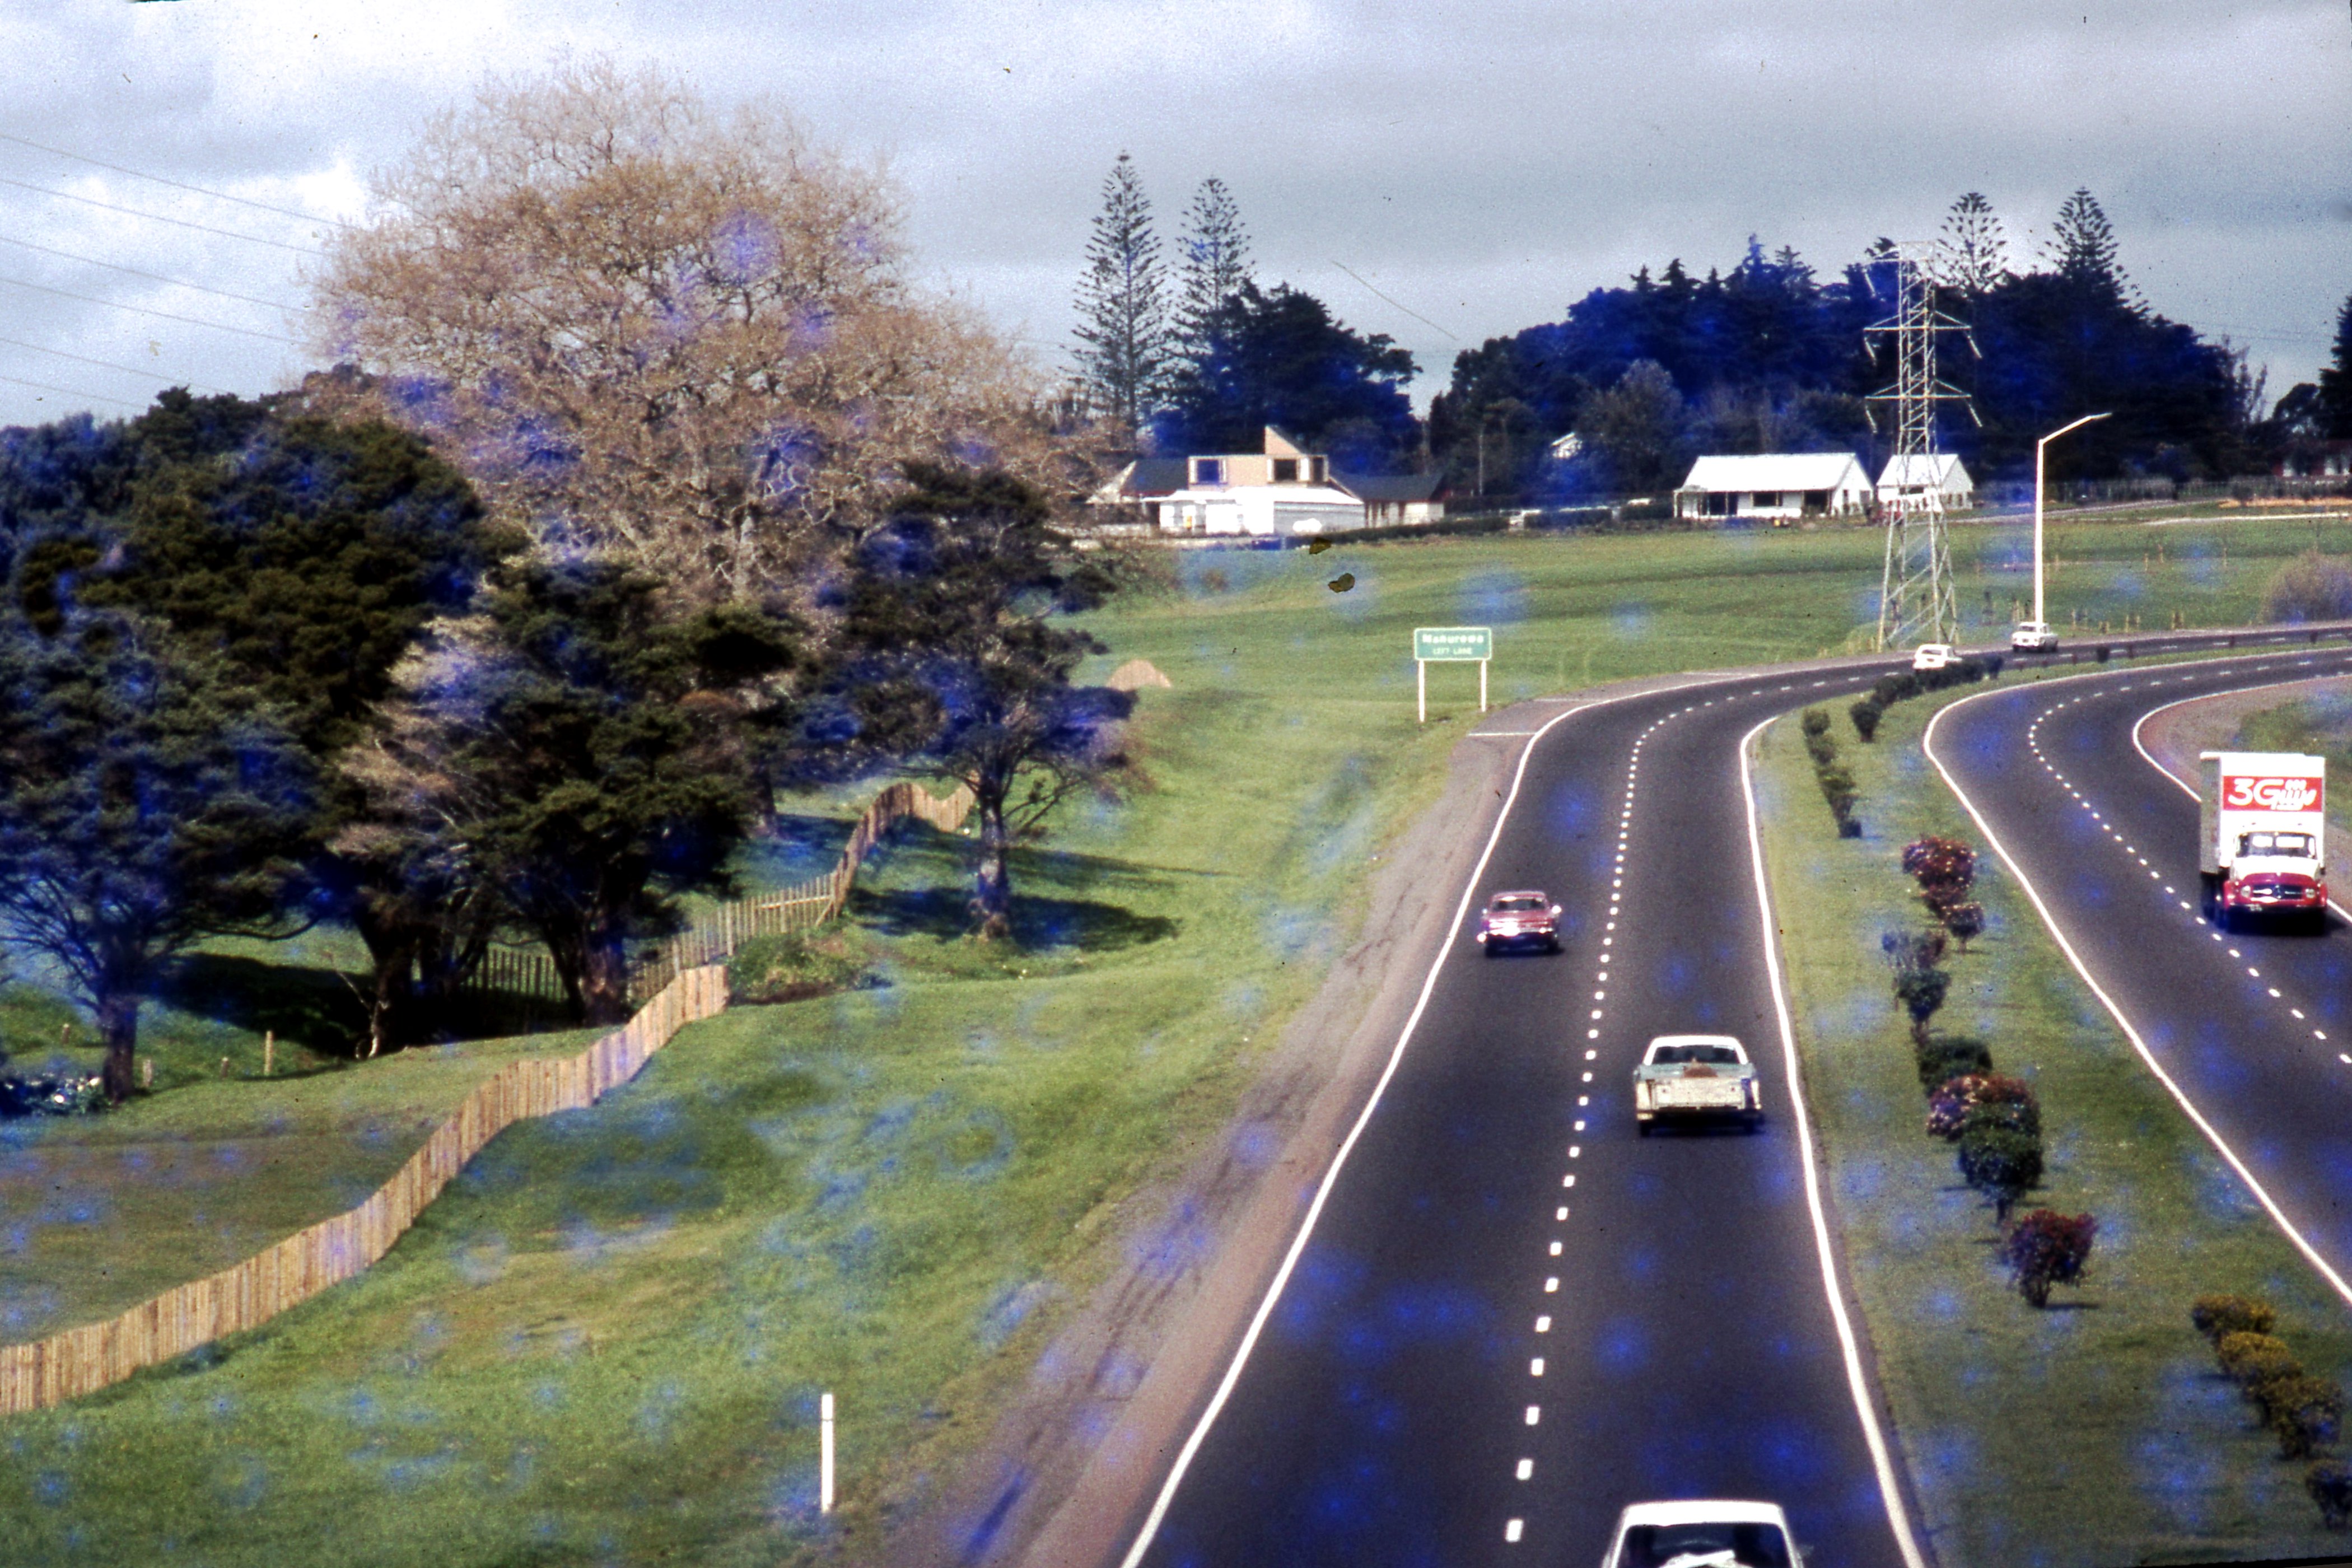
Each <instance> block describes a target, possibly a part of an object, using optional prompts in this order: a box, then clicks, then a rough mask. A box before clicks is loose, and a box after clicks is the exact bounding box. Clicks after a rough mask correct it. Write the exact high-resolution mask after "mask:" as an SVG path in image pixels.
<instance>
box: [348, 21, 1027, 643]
mask: <svg viewBox="0 0 2352 1568" xmlns="http://www.w3.org/2000/svg"><path fill="white" fill-rule="evenodd" d="M372 194H373V198H374V203H375V212H376V216H375V219H374V221H373V222H372V223H370V224H368V225H366V226H362V227H359V228H356V229H353V230H351V231H349V232H346V233H344V234H341V235H339V236H338V237H336V238H335V239H334V240H333V241H331V246H330V249H329V253H328V258H327V260H326V262H325V264H324V266H323V268H321V269H320V272H319V273H318V275H317V276H316V277H315V278H314V279H313V280H312V281H313V286H314V289H315V292H316V294H317V296H318V302H319V304H320V307H321V309H320V311H319V312H318V313H317V316H316V319H317V320H318V321H320V323H322V325H321V326H320V329H319V330H320V332H321V334H322V341H321V343H320V346H321V347H322V348H324V349H326V350H327V351H328V352H329V353H330V354H331V357H332V358H333V359H334V360H335V361H336V362H337V363H344V364H349V365H352V366H354V367H356V369H358V370H359V371H361V372H362V373H366V377H367V378H368V379H366V380H364V381H362V382H358V383H356V384H361V385H364V386H365V387H367V388H368V389H369V392H368V395H369V396H370V397H371V398H372V399H373V400H374V401H376V402H377V403H379V404H380V405H382V406H383V407H384V408H385V410H386V411H387V412H389V413H390V414H391V416H393V417H394V418H395V419H398V420H400V421H402V422H404V423H405V424H407V425H409V426H412V427H415V428H417V429H420V430H421V431H423V432H425V433H426V434H427V435H428V436H430V437H434V438H435V439H436V445H438V446H439V447H441V449H442V450H444V451H445V452H446V453H448V454H449V455H450V456H452V457H453V458H455V459H456V460H457V461H458V462H459V463H460V464H461V465H463V466H464V467H465V468H467V471H468V474H469V477H471V478H472V479H474V480H475V482H476V484H477V485H478V487H479V488H480V489H482V491H483V493H484V494H485V496H486V497H488V498H489V500H490V502H491V504H492V506H493V507H494V508H495V509H497V510H499V512H501V513H502V514H503V515H505V516H506V517H507V518H509V520H511V521H517V522H520V523H522V524H525V525H527V526H528V527H529V528H530V530H531V531H533V533H534V535H535V536H536V537H537V538H538V540H539V541H540V542H541V543H542V544H546V545H551V546H555V547H559V548H571V547H580V546H585V547H588V548H591V549H594V550H598V551H600V552H617V553H619V554H621V555H623V556H625V557H627V558H631V559H634V560H635V561H636V562H637V563H640V564H642V565H645V566H647V567H649V568H651V569H653V570H655V571H656V572H658V573H659V574H661V575H663V576H664V577H666V578H667V579H669V580H670V581H671V582H673V583H674V584H679V585H680V586H682V587H684V588H685V589H686V590H687V591H688V592H689V593H692V594H696V595H702V596H710V595H730V596H736V597H741V596H747V595H754V594H758V593H761V592H765V591H770V590H772V588H773V587H774V585H775V584H777V583H778V582H779V581H781V580H784V579H787V578H789V577H790V576H791V575H792V574H793V571H794V569H795V567H796V566H797V565H798V564H799V563H800V562H801V559H802V557H803V553H804V552H806V551H807V550H808V549H810V548H812V547H813V546H814V543H815V542H817V541H819V540H821V539H822V538H823V537H824V533H825V532H826V531H827V530H828V529H829V528H831V527H835V526H838V525H844V524H846V525H848V526H850V527H851V528H852V529H853V530H855V529H857V528H860V527H862V526H863V525H865V524H866V523H867V522H869V521H871V520H872V519H873V518H875V517H877V516H878V515H879V512H880V509H881V502H882V499H883V497H884V496H885V495H886V494H887V493H888V492H889V490H890V489H891V488H892V486H893V485H894V483H895V476H896V474H897V472H898V465H899V464H900V463H902V462H905V461H908V460H920V459H929V460H943V459H944V460H951V461H952V460H961V461H965V462H984V463H987V464H990V465H992V466H996V467H1003V468H1012V469H1014V470H1016V471H1023V472H1029V473H1033V474H1038V475H1039V477H1045V476H1044V474H1043V473H1042V472H1041V470H1043V469H1047V468H1050V467H1051V460H1052V458H1051V447H1052V440H1051V437H1050V421H1049V419H1048V417H1047V416H1046V412H1045V407H1044V401H1045V400H1044V398H1043V396H1042V394H1041V393H1040V392H1039V391H1038V390H1037V388H1036V386H1035V385H1034V378H1033V377H1032V376H1031V375H1030V374H1029V368H1028V366H1027V365H1026V363H1025V362H1024V360H1023V359H1022V358H1021V356H1020V355H1019V354H1017V353H1014V352H1013V351H1012V350H1011V349H1010V348H1009V347H1008V346H1007V345H1006V344H1004V343H1003V342H1001V341H1000V340H998V339H997V338H996V337H994V336H993V335H992V334H991V333H990V332H989V331H987V330H986V329H985V328H984V327H983V326H982V324H981V322H980V321H978V319H977V317H976V316H975V315H974V313H973V312H972V311H971V310H969V309H968V308H966V307H965V306H963V305H961V303H959V302H957V301H955V300H950V299H943V298H936V297H931V296H928V295H925V294H924V293H922V292H920V291H919V290H918V289H915V288H914V287H913V286H912V285H911V284H910V283H909V282H908V278H907V275H906V265H905V252H904V248H903V246H902V244H901V241H900V239H899V237H898V230H899V219H900V212H899V200H898V195H897V193H896V191H895V190H894V189H893V187H892V186H891V184H889V182H888V181H887V178H886V177H885V176H884V174H882V172H881V171H880V170H878V169H877V168H874V167H870V166H866V165H861V164H856V163H851V162H848V161H846V160H845V159H843V158H841V157H839V156H837V155H835V154H834V153H829V152H827V151H825V150H824V149H822V148H819V147H817V146H814V145H813V144H812V143H811V142H810V141H809V140H808V138H807V137H806V135H805V134H804V133H803V132H802V130H801V129H800V128H799V127H798V126H797V125H796V124H795V123H793V121H791V120H790V119H789V118H788V117H786V116H784V115H783V114H782V113H781V112H777V111H772V110H744V111H742V112H740V113H739V114H737V115H734V116H732V117H728V118H722V117H721V116H719V115H717V114H715V113H714V112H712V111H711V110H709V109H707V108H706V107H705V106H704V105H703V104H702V103H701V102H700V101H699V100H698V99H697V98H696V97H695V96H694V95H693V94H692V93H691V92H690V91H689V90H688V89H686V88H684V87H683V86H681V85H680V84H678V83H677V81H675V80H674V79H670V78H667V77H665V76H663V75H661V74H659V73H658V72H655V71H650V70H648V71H645V72H640V73H636V74H626V73H624V72H622V71H621V70H619V69H618V68H615V67H614V66H613V65H611V64H610V63H607V62H601V61H592V62H589V63H586V64H573V63H563V64H559V65H558V66H557V67H556V68H554V69H553V70H552V71H551V73H550V74H549V75H547V76H546V77H544V78H541V79H495V78H494V79H490V80H489V81H488V82H487V83H486V84H485V85H484V86H483V87H482V88H481V89H479V90H478V93H477V94H476V96H475V98H474V100H473V101H472V102H471V103H469V104H467V105H465V106H463V107H461V108H459V109H457V110H451V111H449V112H446V113H444V114H442V115H440V116H439V117H437V118H436V119H435V120H434V121H432V122H431V123H430V125H429V126H428V128H427V130H426V131H425V134H424V136H423V137H422V139H421V140H420V141H419V142H417V144H416V145H415V148H414V149H413V150H412V151H411V152H410V153H409V154H408V155H407V157H406V158H405V159H404V161H403V162H401V163H397V164H395V165H394V166H393V167H391V168H389V169H387V170H384V171H382V172H380V173H379V174H377V175H376V176H375V178H374V181H373V193H372ZM346 384H353V383H351V382H348V381H347V383H346Z"/></svg>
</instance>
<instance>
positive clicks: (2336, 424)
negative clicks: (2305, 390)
mask: <svg viewBox="0 0 2352 1568" xmlns="http://www.w3.org/2000/svg"><path fill="white" fill-rule="evenodd" d="M2319 425H2320V428H2321V430H2322V431H2323V432H2324V433H2325V434H2326V437H2327V438H2328V439H2330V440H2336V441H2344V440H2352V295H2347V297H2346V299H2345V300H2344V304H2343V308H2342V309H2340V310H2337V311H2336V353H2335V355H2334V357H2333V358H2332V359H2330V360H2329V361H2328V363H2327V364H2326V367H2325V368H2324V369H2322V370H2321V371H2320V373H2319Z"/></svg>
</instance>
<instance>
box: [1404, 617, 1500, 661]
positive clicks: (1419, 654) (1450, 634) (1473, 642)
mask: <svg viewBox="0 0 2352 1568" xmlns="http://www.w3.org/2000/svg"><path fill="white" fill-rule="evenodd" d="M1412 657H1413V658H1417V659H1423V660H1430V659H1445V660H1454V661H1460V662H1464V663H1467V662H1469V661H1472V660H1475V659H1489V658H1494V657H1495V631H1494V628H1493V627H1492V626H1415V627H1413V628H1412Z"/></svg>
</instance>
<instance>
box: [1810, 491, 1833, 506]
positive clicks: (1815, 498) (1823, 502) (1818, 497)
mask: <svg viewBox="0 0 2352 1568" xmlns="http://www.w3.org/2000/svg"><path fill="white" fill-rule="evenodd" d="M1829 508H1830V492H1829V491H1827V490H1807V491H1806V492H1805V510H1807V511H1827V510H1829Z"/></svg>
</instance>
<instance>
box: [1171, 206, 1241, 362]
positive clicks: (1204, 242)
mask: <svg viewBox="0 0 2352 1568" xmlns="http://www.w3.org/2000/svg"><path fill="white" fill-rule="evenodd" d="M1185 224H1186V227H1187V231H1188V232H1187V233H1186V234H1185V236H1184V286H1183V294H1182V296H1181V299H1180V300H1178V301H1177V306H1176V331H1177V337H1178V340H1179V342H1181V344H1182V346H1183V350H1184V352H1185V353H1186V354H1187V355H1188V356H1197V355H1198V354H1199V353H1200V351H1201V349H1202V345H1203V344H1204V343H1205V342H1206V341H1207V330H1208V322H1209V318H1210V317H1211V316H1213V315H1214V314H1215V313H1216V311H1217V308H1218V307H1219V306H1221V305H1223V303H1224V302H1225V301H1226V300H1230V299H1232V298H1233V297H1234V295H1235V294H1238V293H1240V292H1241V289H1242V285H1243V284H1244V283H1246V282H1248V281H1250V258H1249V236H1248V234H1247V233H1246V232H1245V231H1244V229H1243V228H1242V213H1241V207H1240V206H1239V205H1237V204H1236V203H1235V202H1234V196H1233V193H1232V192H1231V191H1228V190H1227V189H1225V183H1224V182H1223V180H1220V179H1217V178H1216V177H1214V176H1213V175H1212V176H1211V177H1210V178H1208V179H1206V180H1203V181H1202V182H1201V188H1200V190H1199V192H1198V193H1196V194H1195V195H1193V197H1192V211H1191V212H1190V213H1188V214H1186V215H1185Z"/></svg>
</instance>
